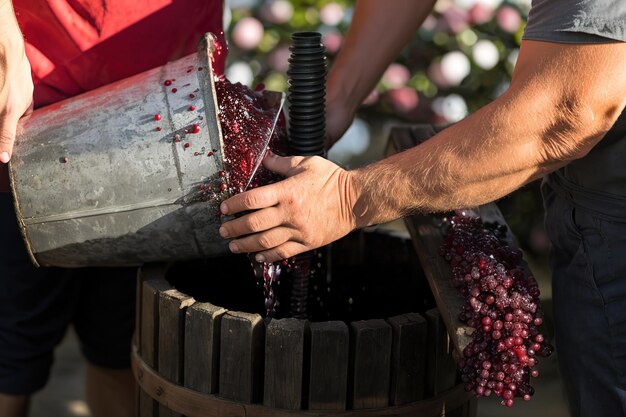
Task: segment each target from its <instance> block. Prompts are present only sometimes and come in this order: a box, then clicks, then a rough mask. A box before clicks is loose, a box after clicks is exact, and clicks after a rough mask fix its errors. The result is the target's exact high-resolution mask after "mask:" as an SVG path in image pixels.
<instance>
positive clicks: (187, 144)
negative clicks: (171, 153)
mask: <svg viewBox="0 0 626 417" xmlns="http://www.w3.org/2000/svg"><path fill="white" fill-rule="evenodd" d="M183 146H184V148H185V149H187V148H188V147H190V146H191V145H190V144H189V142H187V143H185V144H184V145H183Z"/></svg>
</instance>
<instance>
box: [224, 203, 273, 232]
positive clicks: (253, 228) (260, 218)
mask: <svg viewBox="0 0 626 417" xmlns="http://www.w3.org/2000/svg"><path fill="white" fill-rule="evenodd" d="M282 223H283V219H282V218H281V210H279V209H278V208H276V207H269V208H266V209H262V210H258V211H255V212H253V213H250V214H247V215H245V216H242V217H239V218H237V219H234V220H231V221H229V222H226V223H224V224H223V225H222V226H221V227H220V235H221V236H222V237H223V238H233V237H238V236H243V235H249V234H250V233H257V232H261V231H263V230H268V229H272V228H274V227H277V226H280V225H281V224H282Z"/></svg>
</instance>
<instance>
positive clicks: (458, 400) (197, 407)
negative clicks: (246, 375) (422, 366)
mask: <svg viewBox="0 0 626 417" xmlns="http://www.w3.org/2000/svg"><path fill="white" fill-rule="evenodd" d="M132 365H133V373H134V374H135V376H136V378H137V380H138V383H139V386H140V388H141V389H143V390H145V391H146V392H148V393H150V394H151V395H152V396H154V397H155V398H157V397H158V398H160V399H162V400H163V401H166V402H167V403H168V404H169V405H170V407H171V408H172V409H173V410H176V411H177V412H179V413H183V414H184V415H185V416H186V417H440V416H443V415H445V410H447V409H449V408H453V409H454V408H458V407H460V406H462V405H463V404H464V403H466V402H467V401H468V398H469V396H470V395H471V394H469V393H467V392H465V389H464V387H463V386H462V385H457V386H455V387H454V388H453V389H451V390H449V391H446V392H443V393H441V394H440V395H438V396H436V397H433V398H427V399H424V400H422V401H418V402H417V403H413V404H407V405H403V406H397V407H385V408H378V409H364V410H356V411H355V410H347V411H302V410H281V409H278V408H269V407H265V406H263V405H261V404H244V403H241V402H234V401H230V400H226V399H223V398H220V397H218V396H216V395H210V394H202V393H199V392H196V391H193V390H190V389H187V388H184V387H181V386H180V385H176V384H172V383H171V382H169V381H167V380H165V379H164V378H163V377H161V376H160V375H159V374H158V373H157V372H155V371H154V370H153V369H151V368H150V367H148V366H146V364H145V362H143V361H142V360H141V358H140V357H139V356H138V355H137V354H134V355H133V361H132ZM139 375H141V377H140V376H139Z"/></svg>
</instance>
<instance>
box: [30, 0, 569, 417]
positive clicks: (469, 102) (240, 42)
mask: <svg viewBox="0 0 626 417" xmlns="http://www.w3.org/2000/svg"><path fill="white" fill-rule="evenodd" d="M381 1H383V0H381ZM530 2H531V0H509V1H502V0H439V1H438V2H437V4H436V6H435V9H434V11H433V13H432V14H431V15H430V16H429V17H428V18H427V19H426V21H425V23H424V25H423V26H422V28H421V29H420V30H419V31H418V32H417V33H416V34H415V36H414V37H413V39H412V40H411V42H410V43H409V44H408V45H407V47H406V48H405V49H404V51H403V52H402V53H401V54H400V56H398V57H397V59H396V60H395V62H394V63H393V64H391V65H390V66H389V68H388V69H387V70H386V71H385V74H384V75H383V77H382V79H381V80H380V82H379V83H378V86H377V87H376V89H375V90H374V91H372V92H371V94H370V95H369V97H367V99H366V100H365V102H364V103H363V104H362V106H361V108H360V110H359V113H358V115H357V118H356V119H355V121H354V123H353V125H352V126H351V128H350V129H349V130H348V132H347V133H346V135H345V136H344V138H342V140H341V141H340V142H338V143H337V144H336V145H335V147H333V149H332V150H331V151H330V153H329V158H330V159H332V160H334V161H335V162H337V163H339V164H340V165H342V166H344V167H347V168H355V167H358V166H362V165H365V164H367V163H369V162H372V161H374V160H377V159H380V158H381V157H382V156H383V153H384V149H385V147H386V144H387V139H388V135H389V130H390V128H391V127H392V126H398V125H410V124H417V123H431V124H447V123H454V122H457V121H459V120H461V119H463V118H464V117H465V116H466V115H467V114H469V113H471V112H473V111H475V110H477V109H479V108H480V107H482V106H484V105H485V104H487V103H489V102H490V101H491V100H493V99H494V98H496V97H498V96H499V95H500V94H502V93H503V92H504V91H505V90H506V89H507V88H508V86H509V82H510V78H511V74H512V71H513V67H514V66H515V62H516V60H517V56H518V52H519V45H520V41H521V37H522V34H523V31H524V26H525V22H526V16H527V13H528V10H529V8H530ZM227 3H228V5H229V8H227V11H226V16H225V19H226V22H227V25H226V26H225V27H227V28H228V39H229V49H230V51H229V60H228V63H227V69H226V75H227V77H228V78H229V79H230V80H231V81H233V82H241V83H242V84H245V85H248V86H251V87H254V86H256V85H257V84H259V83H263V84H265V87H266V88H267V89H269V90H274V91H285V92H286V91H287V87H288V86H287V76H286V71H287V69H288V62H287V59H288V58H289V45H290V37H291V33H293V32H296V31H308V30H312V31H318V32H320V33H322V35H323V37H322V40H323V43H324V45H325V47H326V50H327V53H328V59H329V64H330V65H332V62H333V59H334V57H335V56H336V54H337V53H338V51H339V50H340V49H341V47H342V42H343V37H344V35H345V33H346V31H347V29H348V26H349V24H350V21H351V18H352V14H353V11H354V1H353V0H269V1H260V0H230V1H229V2H227ZM389 3H390V6H391V5H392V4H393V2H389ZM389 24H390V25H391V24H393V22H389ZM383 36H384V35H383ZM499 205H500V208H501V209H502V211H503V212H504V214H505V216H506V218H507V221H508V223H509V225H510V226H511V228H512V229H513V232H514V234H515V235H516V236H517V238H518V240H519V243H520V246H521V247H522V249H523V250H524V252H525V257H526V259H527V261H528V262H529V264H530V265H531V268H532V270H533V271H534V272H535V274H536V275H537V278H538V281H539V283H540V287H541V290H542V294H543V300H544V301H543V302H544V308H545V310H546V315H547V320H546V321H547V323H548V327H550V326H551V320H550V318H551V305H552V304H551V292H550V277H549V271H548V268H547V254H548V250H549V242H548V239H547V236H546V234H545V232H544V229H543V225H542V221H543V209H542V203H541V198H540V195H539V189H538V183H533V184H529V185H528V186H526V187H524V188H523V189H521V190H519V191H517V192H515V193H514V194H512V195H510V196H508V197H506V198H504V199H503V200H501V201H500V202H499ZM549 330H550V329H549ZM539 370H540V372H541V374H542V376H541V377H540V378H538V379H537V380H536V384H535V387H536V390H537V391H536V392H537V393H536V395H535V396H534V397H533V400H532V401H530V402H528V403H524V402H522V401H518V402H517V404H516V405H515V407H514V408H513V409H506V408H504V407H502V406H501V405H500V404H499V400H497V399H496V398H489V399H481V400H480V401H479V409H478V416H480V417H490V416H534V415H549V416H551V417H560V416H566V415H567V413H566V407H565V400H564V397H563V393H562V388H561V384H560V377H559V373H558V370H557V368H556V354H554V355H553V356H552V357H551V358H548V359H545V360H544V361H543V363H542V364H540V366H539ZM82 372H83V365H82V357H81V355H80V352H79V348H78V346H77V344H76V341H75V337H74V335H73V334H71V333H70V334H68V337H67V338H66V340H65V341H64V343H63V345H62V346H61V349H59V350H58V352H57V360H56V363H55V366H54V369H53V377H52V379H51V381H50V383H49V384H48V387H47V388H46V389H45V390H44V391H42V392H41V393H39V394H38V395H36V396H35V399H34V404H33V410H32V411H33V416H34V417H70V416H89V412H88V409H87V407H86V405H85V403H84V401H83V388H82Z"/></svg>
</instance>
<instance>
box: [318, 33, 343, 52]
mask: <svg viewBox="0 0 626 417" xmlns="http://www.w3.org/2000/svg"><path fill="white" fill-rule="evenodd" d="M322 43H323V44H324V46H325V47H326V50H327V51H328V53H329V54H332V55H334V54H336V53H337V52H339V49H341V45H342V44H343V36H341V33H339V32H337V31H331V32H327V33H325V34H324V35H322Z"/></svg>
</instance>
